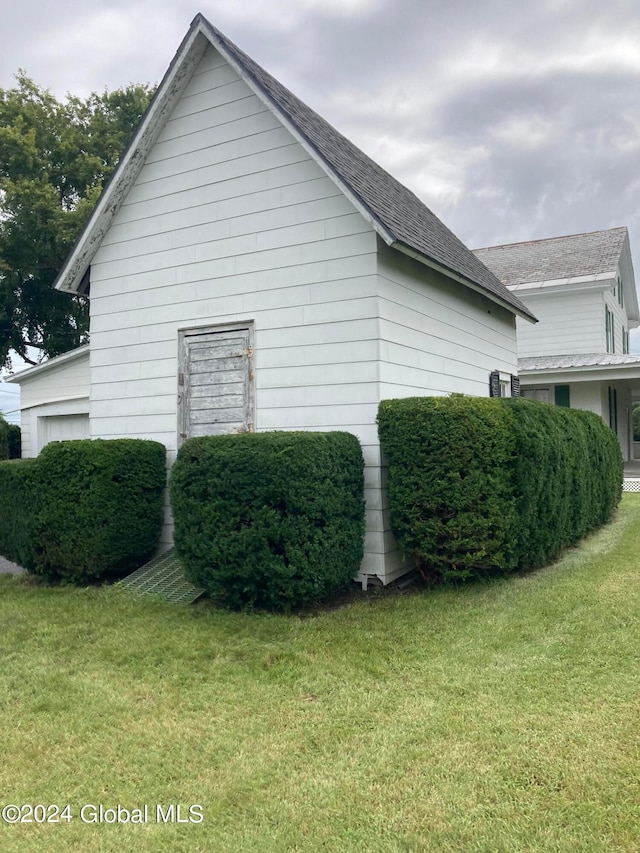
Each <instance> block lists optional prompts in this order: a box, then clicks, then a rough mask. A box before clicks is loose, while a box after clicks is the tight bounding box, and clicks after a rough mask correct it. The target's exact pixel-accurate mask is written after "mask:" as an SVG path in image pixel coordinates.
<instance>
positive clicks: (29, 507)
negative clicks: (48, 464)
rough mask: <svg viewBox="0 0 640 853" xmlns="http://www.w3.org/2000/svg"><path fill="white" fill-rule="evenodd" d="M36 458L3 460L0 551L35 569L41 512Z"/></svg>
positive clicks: (25, 566)
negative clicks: (37, 521) (38, 519)
mask: <svg viewBox="0 0 640 853" xmlns="http://www.w3.org/2000/svg"><path fill="white" fill-rule="evenodd" d="M36 471H37V460H35V459H16V460H12V461H8V462H0V554H1V555H2V556H3V557H6V558H7V559H8V560H13V561H14V562H15V563H18V564H19V565H21V566H23V567H24V568H25V569H33V568H34V567H35V565H36V564H37V553H38V545H37V539H36V524H35V522H36V518H37V516H38V511H39V497H40V492H39V487H38V482H37V474H36Z"/></svg>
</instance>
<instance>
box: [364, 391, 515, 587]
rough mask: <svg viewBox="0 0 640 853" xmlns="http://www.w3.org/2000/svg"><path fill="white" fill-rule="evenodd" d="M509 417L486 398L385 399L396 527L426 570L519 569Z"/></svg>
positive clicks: (382, 419) (383, 421)
mask: <svg viewBox="0 0 640 853" xmlns="http://www.w3.org/2000/svg"><path fill="white" fill-rule="evenodd" d="M512 422H513V417H512V416H511V414H510V413H509V412H508V411H507V410H506V409H504V408H503V407H500V406H496V405H495V403H494V401H493V400H489V399H481V398H472V397H462V396H452V397H412V398H407V399H404V400H383V401H382V402H381V403H380V407H379V410H378V430H379V433H380V443H381V445H382V450H383V452H384V455H385V457H386V461H387V463H388V465H389V483H388V488H389V506H390V509H391V526H392V529H393V532H394V535H395V536H396V538H397V540H398V543H399V544H400V547H401V548H402V550H403V551H404V552H405V553H406V554H410V555H412V556H413V559H414V561H415V563H416V566H417V567H418V568H420V569H421V570H422V571H428V572H430V573H431V572H435V573H436V574H438V575H440V576H442V577H443V578H451V577H458V578H465V577H469V576H471V575H477V574H482V573H483V572H489V573H490V572H495V571H509V570H510V569H512V568H513V567H514V565H515V554H514V547H513V540H512V533H513V528H514V523H515V517H516V515H515V513H516V508H515V501H514V498H513V488H512V476H511V469H510V461H511V459H512V457H513V454H514V450H515V439H514V435H513V429H512Z"/></svg>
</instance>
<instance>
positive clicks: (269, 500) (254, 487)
mask: <svg viewBox="0 0 640 853" xmlns="http://www.w3.org/2000/svg"><path fill="white" fill-rule="evenodd" d="M363 471H364V463H363V459H362V450H361V448H360V444H359V442H358V439H357V438H356V437H355V436H353V435H350V434H349V433H344V432H326V433H312V432H268V433H246V434H241V435H220V436H207V437H204V438H192V439H189V440H188V441H186V442H185V443H184V444H183V446H182V447H181V448H180V451H179V453H178V458H177V461H176V462H175V464H174V466H173V468H172V471H171V477H170V484H169V490H170V495H171V506H172V509H173V515H174V519H175V537H174V538H175V545H176V550H177V552H178V554H179V555H180V558H181V559H182V561H183V563H184V566H185V570H186V573H187V576H188V577H189V579H190V580H191V581H192V582H193V583H195V584H197V585H198V586H201V587H203V588H204V589H206V591H207V592H208V593H209V594H210V595H211V596H212V597H213V598H214V599H215V600H216V601H218V602H219V603H220V604H222V605H224V606H226V607H229V608H232V609H239V608H243V607H254V606H255V607H261V608H267V609H271V610H290V609H292V608H296V607H301V606H304V605H307V604H310V603H314V602H317V601H320V600H321V599H323V598H325V597H327V596H328V595H330V594H332V593H334V592H336V591H338V590H340V589H342V588H344V587H345V586H346V585H347V584H348V583H349V582H350V581H351V580H352V578H353V577H354V576H355V575H356V573H357V571H358V568H359V566H360V562H361V560H362V555H363V537H364V474H363Z"/></svg>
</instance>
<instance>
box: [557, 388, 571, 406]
mask: <svg viewBox="0 0 640 853" xmlns="http://www.w3.org/2000/svg"><path fill="white" fill-rule="evenodd" d="M554 390H555V401H556V406H564V407H565V408H566V409H569V408H571V394H570V392H569V386H568V385H556V387H555V389H554Z"/></svg>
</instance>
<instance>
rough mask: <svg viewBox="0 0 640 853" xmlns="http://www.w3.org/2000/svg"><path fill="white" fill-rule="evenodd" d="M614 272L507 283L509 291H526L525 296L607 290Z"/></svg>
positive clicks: (514, 292)
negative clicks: (576, 290) (577, 290)
mask: <svg viewBox="0 0 640 853" xmlns="http://www.w3.org/2000/svg"><path fill="white" fill-rule="evenodd" d="M615 277H616V276H615V273H614V272H607V273H598V274H597V275H588V276H587V275H580V276H571V277H567V278H558V279H553V280H548V281H530V282H523V283H522V284H510V285H507V287H508V288H509V290H510V291H511V293H513V294H519V293H526V295H527V296H537V295H547V294H549V293H550V292H552V293H557V294H561V293H575V289H576V287H579V288H580V290H595V291H597V290H607V289H608V288H609V287H611V285H612V283H613V282H615Z"/></svg>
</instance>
